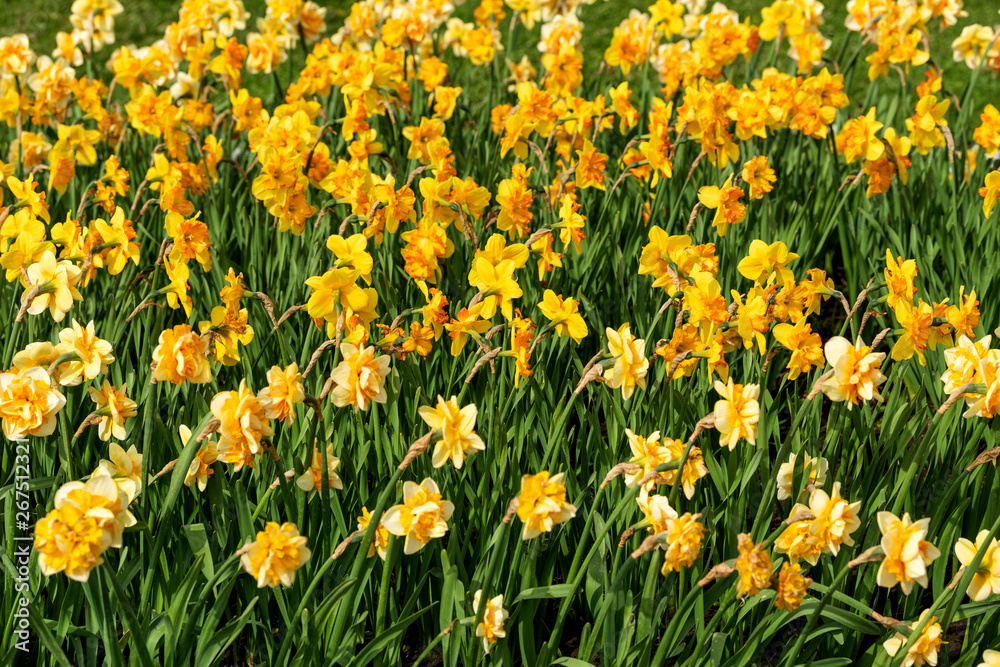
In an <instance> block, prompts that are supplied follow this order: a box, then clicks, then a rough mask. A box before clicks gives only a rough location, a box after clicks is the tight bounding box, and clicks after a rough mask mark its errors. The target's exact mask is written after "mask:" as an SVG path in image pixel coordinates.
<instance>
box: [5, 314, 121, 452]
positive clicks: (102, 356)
mask: <svg viewBox="0 0 1000 667" xmlns="http://www.w3.org/2000/svg"><path fill="white" fill-rule="evenodd" d="M58 339H59V342H58V343H55V344H53V343H51V342H48V341H39V342H35V343H31V344H29V345H28V346H27V347H26V348H25V349H23V350H21V351H20V352H17V353H15V354H14V356H13V358H12V368H11V369H10V370H9V371H8V372H5V373H0V422H2V426H3V432H4V435H5V436H6V437H7V438H8V439H9V440H22V439H24V438H27V437H28V436H29V435H30V436H35V437H44V436H47V435H50V434H51V433H52V432H53V431H54V430H55V428H56V421H57V416H58V414H59V412H60V411H61V410H62V409H63V406H65V405H66V396H65V395H64V394H63V392H64V391H65V390H66V389H67V388H69V387H76V386H79V385H80V384H81V383H84V382H87V383H88V384H89V383H90V381H92V380H96V379H97V378H98V377H100V376H102V375H106V374H107V372H108V365H109V364H111V363H113V362H114V361H115V357H114V354H113V353H112V349H111V344H110V343H109V342H108V341H106V340H103V339H101V338H99V337H98V336H97V334H96V333H95V331H94V323H93V322H89V323H88V324H87V325H86V326H82V325H80V324H79V323H78V322H77V321H76V320H73V321H72V326H71V327H67V328H65V329H62V330H61V331H60V332H59V334H58ZM125 391H126V387H125V385H122V386H121V387H116V386H114V385H112V384H111V383H110V382H109V381H108V379H107V378H106V377H105V378H104V379H103V381H102V382H101V383H100V384H99V385H96V386H95V385H90V386H88V387H87V394H88V395H89V396H90V398H91V400H92V401H93V402H94V407H95V409H94V411H93V412H92V413H91V414H90V415H89V416H88V417H87V419H86V421H85V424H84V425H85V426H89V425H91V424H97V425H99V434H100V438H101V440H104V441H108V440H111V439H112V438H114V439H116V440H124V439H125V437H126V428H125V423H126V420H127V419H130V418H132V417H135V415H136V404H135V402H134V401H133V400H132V399H130V398H129V397H128V396H127V395H126V393H125Z"/></svg>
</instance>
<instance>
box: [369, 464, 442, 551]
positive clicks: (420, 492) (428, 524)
mask: <svg viewBox="0 0 1000 667" xmlns="http://www.w3.org/2000/svg"><path fill="white" fill-rule="evenodd" d="M454 511H455V506H454V505H453V504H452V503H451V502H450V501H447V500H444V499H443V498H442V497H441V492H440V491H439V490H438V485H437V484H436V483H435V482H434V480H433V479H431V478H429V477H428V478H427V479H425V480H424V481H422V482H420V484H415V483H413V482H404V483H403V504H401V505H394V506H392V507H390V508H389V509H387V510H386V511H385V515H384V516H383V517H382V525H383V526H385V529H386V530H388V531H389V532H390V533H392V534H393V535H396V536H398V537H405V538H406V541H405V542H404V544H403V553H405V554H407V555H410V554H413V553H416V552H418V551H420V550H421V549H423V548H424V547H425V546H426V545H427V543H428V542H430V541H431V540H433V539H435V538H438V537H444V534H445V533H446V532H448V519H450V518H451V514H452V512H454Z"/></svg>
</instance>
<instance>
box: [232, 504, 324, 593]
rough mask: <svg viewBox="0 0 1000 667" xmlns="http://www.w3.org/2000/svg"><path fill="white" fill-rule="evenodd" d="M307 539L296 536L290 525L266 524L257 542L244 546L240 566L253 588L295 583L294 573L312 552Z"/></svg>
mask: <svg viewBox="0 0 1000 667" xmlns="http://www.w3.org/2000/svg"><path fill="white" fill-rule="evenodd" d="M307 541H308V539H307V538H306V537H303V536H302V535H299V529H298V528H297V527H296V526H295V524H294V523H287V522H286V523H283V524H281V525H280V526H279V525H278V524H277V523H275V522H274V521H268V522H267V524H266V525H265V526H264V530H262V531H260V532H258V533H257V539H256V540H255V541H254V542H252V543H250V544H249V545H248V548H247V551H246V553H244V554H243V555H242V556H240V562H241V563H242V564H243V569H244V570H246V572H247V574H249V575H250V576H252V577H253V578H254V579H255V580H256V581H257V588H263V587H264V586H268V587H270V588H274V587H275V586H277V585H278V584H282V585H284V586H291V585H292V584H293V583H295V571H296V570H298V569H299V568H300V567H302V566H303V565H305V564H306V563H307V562H309V559H310V558H312V552H311V551H310V550H309V548H308V547H307V546H306V542H307Z"/></svg>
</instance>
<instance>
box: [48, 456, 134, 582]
mask: <svg viewBox="0 0 1000 667" xmlns="http://www.w3.org/2000/svg"><path fill="white" fill-rule="evenodd" d="M110 457H111V458H110V459H102V460H101V463H100V465H99V466H98V467H97V469H95V470H94V472H93V473H92V474H91V476H90V479H88V480H87V481H86V482H68V483H66V484H63V485H62V486H61V487H59V490H58V491H56V495H55V507H54V508H53V509H52V511H50V512H49V513H48V514H46V515H45V516H44V517H43V518H41V519H39V521H38V523H37V524H36V525H35V550H36V551H37V552H38V566H39V568H40V569H41V571H42V573H44V574H45V575H46V576H52V575H54V574H57V573H59V572H62V573H63V574H65V575H66V576H67V577H69V578H70V579H73V580H75V581H87V579H88V578H89V577H90V573H91V571H92V570H93V569H94V568H95V567H97V566H98V565H100V564H101V563H102V562H103V557H102V554H103V553H104V552H105V551H107V550H108V549H110V548H115V549H120V548H121V547H122V536H123V533H124V531H125V529H126V528H128V527H129V526H133V525H135V523H136V520H135V517H134V516H132V513H131V512H129V509H128V508H129V504H130V503H131V502H132V501H133V500H134V499H135V497H136V496H137V495H139V492H140V491H141V490H142V485H143V469H142V454H140V453H138V452H137V451H136V449H135V445H133V446H132V447H130V448H129V450H128V451H125V450H124V449H122V448H121V447H120V446H119V445H117V444H115V443H111V445H110Z"/></svg>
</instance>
